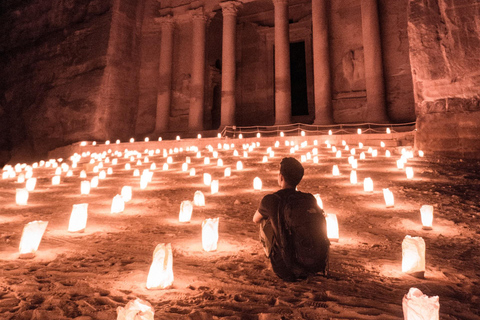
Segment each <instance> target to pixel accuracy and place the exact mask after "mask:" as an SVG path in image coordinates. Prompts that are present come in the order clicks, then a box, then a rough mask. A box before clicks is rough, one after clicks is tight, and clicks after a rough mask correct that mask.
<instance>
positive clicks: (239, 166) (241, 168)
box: [237, 161, 243, 171]
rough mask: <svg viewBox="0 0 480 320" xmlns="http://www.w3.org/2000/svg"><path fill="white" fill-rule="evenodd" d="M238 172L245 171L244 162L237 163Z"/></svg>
mask: <svg viewBox="0 0 480 320" xmlns="http://www.w3.org/2000/svg"><path fill="white" fill-rule="evenodd" d="M237 170H239V171H240V170H243V163H242V161H237Z"/></svg>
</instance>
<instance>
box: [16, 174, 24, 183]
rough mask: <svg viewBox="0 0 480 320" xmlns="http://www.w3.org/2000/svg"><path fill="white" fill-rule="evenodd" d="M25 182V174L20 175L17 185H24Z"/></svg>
mask: <svg viewBox="0 0 480 320" xmlns="http://www.w3.org/2000/svg"><path fill="white" fill-rule="evenodd" d="M24 182H25V174H23V173H20V174H19V175H18V178H17V183H24Z"/></svg>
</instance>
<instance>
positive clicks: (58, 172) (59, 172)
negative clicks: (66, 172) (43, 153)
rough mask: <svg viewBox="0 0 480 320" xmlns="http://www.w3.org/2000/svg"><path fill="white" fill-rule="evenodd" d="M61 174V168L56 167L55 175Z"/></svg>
mask: <svg viewBox="0 0 480 320" xmlns="http://www.w3.org/2000/svg"><path fill="white" fill-rule="evenodd" d="M60 174H62V168H60V167H58V168H57V169H55V175H57V176H58V175H60Z"/></svg>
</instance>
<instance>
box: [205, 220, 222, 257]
mask: <svg viewBox="0 0 480 320" xmlns="http://www.w3.org/2000/svg"><path fill="white" fill-rule="evenodd" d="M218 220H219V218H214V219H205V220H203V223H202V247H203V250H205V251H207V252H209V251H215V250H217V242H218Z"/></svg>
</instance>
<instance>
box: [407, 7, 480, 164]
mask: <svg viewBox="0 0 480 320" xmlns="http://www.w3.org/2000/svg"><path fill="white" fill-rule="evenodd" d="M479 17H480V2H479V1H475V0H464V1H455V0H439V1H424V0H410V4H409V30H408V33H409V42H410V60H411V65H412V75H413V79H414V84H415V99H416V112H417V129H418V133H417V143H418V147H419V148H421V149H424V150H428V151H435V152H437V153H440V154H445V155H450V156H470V157H477V158H480V101H479V93H480V77H479V74H480V55H479V54H478V50H479V48H480V20H479V19H480V18H479Z"/></svg>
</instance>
